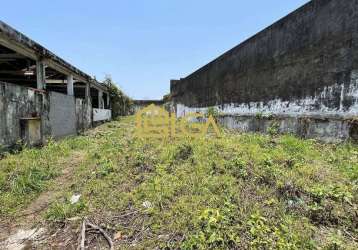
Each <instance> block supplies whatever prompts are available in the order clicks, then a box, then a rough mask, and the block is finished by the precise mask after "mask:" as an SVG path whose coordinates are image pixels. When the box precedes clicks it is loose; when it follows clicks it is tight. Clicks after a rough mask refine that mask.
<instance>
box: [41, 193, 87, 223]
mask: <svg viewBox="0 0 358 250" xmlns="http://www.w3.org/2000/svg"><path fill="white" fill-rule="evenodd" d="M85 209H86V204H85V203H84V201H83V200H81V199H80V201H78V202H77V203H75V204H71V203H70V201H69V200H68V199H66V200H64V201H63V202H55V203H53V204H51V205H50V207H49V208H48V210H47V212H46V215H45V216H46V219H48V220H49V221H52V222H63V221H64V220H65V219H68V218H71V217H74V216H76V215H79V214H80V213H81V212H83V211H84V210H85Z"/></svg>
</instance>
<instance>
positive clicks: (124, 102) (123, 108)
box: [103, 76, 133, 118]
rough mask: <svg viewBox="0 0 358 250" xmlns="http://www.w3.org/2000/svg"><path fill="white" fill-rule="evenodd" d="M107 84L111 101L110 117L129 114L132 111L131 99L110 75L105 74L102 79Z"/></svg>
mask: <svg viewBox="0 0 358 250" xmlns="http://www.w3.org/2000/svg"><path fill="white" fill-rule="evenodd" d="M103 83H104V84H106V85H107V86H108V89H109V97H110V101H111V108H112V117H113V118H116V117H119V116H124V115H129V114H130V113H131V112H132V106H133V101H132V100H131V99H130V98H129V97H128V96H127V95H126V94H124V93H123V91H122V90H121V89H120V88H119V87H118V86H117V84H116V83H115V82H114V81H113V80H112V77H111V76H106V77H105V80H104V81H103Z"/></svg>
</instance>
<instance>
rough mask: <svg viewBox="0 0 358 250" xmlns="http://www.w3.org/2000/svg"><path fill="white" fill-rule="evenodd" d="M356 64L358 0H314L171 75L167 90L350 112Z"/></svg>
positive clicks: (200, 100)
mask: <svg viewBox="0 0 358 250" xmlns="http://www.w3.org/2000/svg"><path fill="white" fill-rule="evenodd" d="M357 69H358V0H313V1H311V2H310V3H308V4H307V5H305V6H303V7H301V8H300V9H298V10H297V11H295V12H293V13H292V14H290V15H289V16H287V17H285V18H283V19H282V20H280V21H278V22H277V23H275V24H273V25H272V26H270V27H268V28H267V29H265V30H263V31H262V32H260V33H258V34H257V35H255V36H254V37H252V38H250V39H248V40H247V41H245V42H244V43H242V44H240V45H239V46H237V47H236V48H234V49H232V50H230V51H229V52H227V53H226V54H224V55H222V56H221V57H219V58H218V59H216V60H215V61H213V62H211V63H210V64H208V65H206V66H204V67H203V68H201V69H200V70H198V71H197V72H195V73H193V74H192V75H190V76H188V77H187V78H184V79H181V80H180V81H173V82H172V84H171V94H172V97H173V99H174V101H175V102H176V103H180V104H183V105H185V106H187V107H207V106H214V105H223V104H227V105H228V104H229V105H233V106H238V105H246V106H248V107H249V108H250V107H251V106H252V107H253V108H256V106H257V105H260V104H261V103H262V104H263V105H266V104H271V106H275V105H276V106H277V105H278V106H279V107H277V108H278V109H279V110H281V111H283V110H284V109H285V106H287V105H290V104H292V105H296V103H297V102H299V103H298V105H299V106H300V107H302V106H305V108H306V109H309V110H312V111H324V109H329V110H332V111H335V110H342V111H356V110H357V107H356V106H354V105H357V103H356V102H355V101H356V100H357V85H356V82H354V83H353V84H352V78H355V77H356V76H355V75H353V71H354V70H357ZM329 89H333V91H332V92H330V93H329V95H327V96H324V93H327V91H328V90H329ZM342 95H343V96H344V99H343V100H342V99H341V98H340V97H341V96H342ZM312 100H315V101H312ZM307 101H308V103H306V102H307Z"/></svg>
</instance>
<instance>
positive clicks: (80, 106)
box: [76, 99, 92, 131]
mask: <svg viewBox="0 0 358 250" xmlns="http://www.w3.org/2000/svg"><path fill="white" fill-rule="evenodd" d="M76 121H77V123H76V128H77V131H84V130H86V129H89V128H90V127H91V126H92V105H91V102H90V100H88V101H87V102H86V101H85V100H84V99H76Z"/></svg>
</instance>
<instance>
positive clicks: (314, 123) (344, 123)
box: [218, 115, 358, 143]
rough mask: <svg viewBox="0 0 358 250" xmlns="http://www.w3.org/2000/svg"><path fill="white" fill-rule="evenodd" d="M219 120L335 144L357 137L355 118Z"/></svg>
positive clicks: (249, 129) (235, 117)
mask: <svg viewBox="0 0 358 250" xmlns="http://www.w3.org/2000/svg"><path fill="white" fill-rule="evenodd" d="M218 121H219V123H221V124H222V125H224V126H226V127H228V128H231V129H235V130H239V131H242V132H262V133H286V134H294V135H299V136H301V137H303V138H307V139H313V138H315V139H319V140H321V141H325V142H333V143H336V142H341V141H344V140H346V139H348V138H351V139H353V140H358V122H357V121H355V120H353V119H336V118H334V117H331V118H323V117H319V116H309V117H307V116H305V117H300V116H294V117H292V116H283V115H282V116H253V115H241V116H240V115H224V116H220V117H218Z"/></svg>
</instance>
